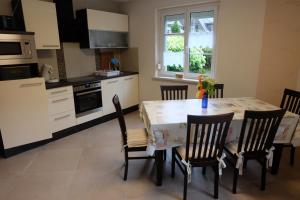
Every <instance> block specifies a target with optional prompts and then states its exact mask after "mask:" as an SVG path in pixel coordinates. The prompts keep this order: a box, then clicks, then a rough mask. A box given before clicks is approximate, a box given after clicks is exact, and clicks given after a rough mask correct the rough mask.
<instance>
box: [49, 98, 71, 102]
mask: <svg viewBox="0 0 300 200" xmlns="http://www.w3.org/2000/svg"><path fill="white" fill-rule="evenodd" d="M68 99H69V98H63V99H57V100H54V101H52V103H58V102H62V101H67V100H68Z"/></svg>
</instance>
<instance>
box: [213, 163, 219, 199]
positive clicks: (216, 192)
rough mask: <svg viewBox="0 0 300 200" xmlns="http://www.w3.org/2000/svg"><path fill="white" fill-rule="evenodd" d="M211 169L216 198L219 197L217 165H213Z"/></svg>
mask: <svg viewBox="0 0 300 200" xmlns="http://www.w3.org/2000/svg"><path fill="white" fill-rule="evenodd" d="M213 169H214V172H215V183H214V198H215V199H217V198H218V197H219V169H218V167H217V166H214V167H213Z"/></svg>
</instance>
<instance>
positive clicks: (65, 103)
mask: <svg viewBox="0 0 300 200" xmlns="http://www.w3.org/2000/svg"><path fill="white" fill-rule="evenodd" d="M47 93H48V115H49V124H50V131H51V133H55V132H58V131H61V130H63V129H67V128H69V127H72V126H75V125H76V117H75V106H74V97H73V88H72V86H67V87H60V88H55V89H49V90H47Z"/></svg>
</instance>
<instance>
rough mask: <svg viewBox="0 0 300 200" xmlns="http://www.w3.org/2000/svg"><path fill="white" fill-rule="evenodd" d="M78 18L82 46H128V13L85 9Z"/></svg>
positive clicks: (79, 13)
mask: <svg viewBox="0 0 300 200" xmlns="http://www.w3.org/2000/svg"><path fill="white" fill-rule="evenodd" d="M76 20H77V23H78V24H77V25H78V27H79V42H80V48H90V49H96V48H128V15H123V14H118V13H111V12H105V11H99V10H92V9H83V10H78V11H76Z"/></svg>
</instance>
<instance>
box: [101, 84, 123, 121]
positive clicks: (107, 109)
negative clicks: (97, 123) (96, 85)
mask: <svg viewBox="0 0 300 200" xmlns="http://www.w3.org/2000/svg"><path fill="white" fill-rule="evenodd" d="M101 87H102V103H103V115H107V114H110V113H114V112H116V109H115V107H114V105H113V103H112V98H113V97H114V95H115V94H117V95H118V96H119V98H120V102H122V99H123V96H122V79H121V78H114V79H108V80H103V81H102V82H101ZM121 106H123V105H121Z"/></svg>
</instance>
